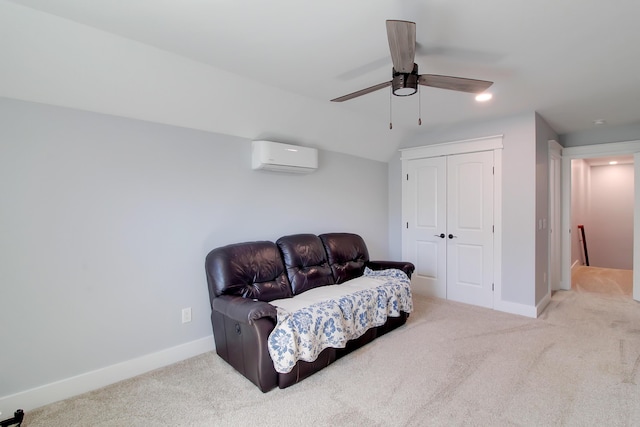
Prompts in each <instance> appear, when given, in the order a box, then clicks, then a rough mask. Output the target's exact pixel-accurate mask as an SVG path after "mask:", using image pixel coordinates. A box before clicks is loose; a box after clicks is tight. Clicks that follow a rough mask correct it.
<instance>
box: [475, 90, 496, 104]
mask: <svg viewBox="0 0 640 427" xmlns="http://www.w3.org/2000/svg"><path fill="white" fill-rule="evenodd" d="M491 98H493V95H492V94H490V93H489V92H485V93H481V94H479V95H476V101H478V102H486V101H488V100H490V99H491Z"/></svg>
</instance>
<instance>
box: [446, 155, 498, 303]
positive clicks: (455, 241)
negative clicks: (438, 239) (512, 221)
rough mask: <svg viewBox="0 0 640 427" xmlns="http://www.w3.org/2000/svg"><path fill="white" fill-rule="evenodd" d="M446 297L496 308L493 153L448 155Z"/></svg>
mask: <svg viewBox="0 0 640 427" xmlns="http://www.w3.org/2000/svg"><path fill="white" fill-rule="evenodd" d="M447 195H448V197H447V230H448V231H447V240H448V242H447V298H448V299H451V300H454V301H460V302H464V303H468V304H474V305H479V306H482V307H489V308H493V152H490V151H483V152H479V153H469V154H459V155H454V156H449V157H448V158H447Z"/></svg>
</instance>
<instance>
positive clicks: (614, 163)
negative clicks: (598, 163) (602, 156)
mask: <svg viewBox="0 0 640 427" xmlns="http://www.w3.org/2000/svg"><path fill="white" fill-rule="evenodd" d="M609 164H610V165H617V164H618V162H616V161H615V160H612V161H610V162H609Z"/></svg>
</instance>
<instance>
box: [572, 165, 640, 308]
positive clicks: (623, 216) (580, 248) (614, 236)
mask: <svg viewBox="0 0 640 427" xmlns="http://www.w3.org/2000/svg"><path fill="white" fill-rule="evenodd" d="M571 178H572V179H571V288H572V289H574V290H577V291H584V292H595V293H600V294H608V295H622V296H627V297H631V296H632V293H633V234H634V232H633V231H634V230H633V227H634V224H633V222H634V220H633V218H634V158H633V156H632V155H619V156H602V157H591V158H584V159H573V160H571Z"/></svg>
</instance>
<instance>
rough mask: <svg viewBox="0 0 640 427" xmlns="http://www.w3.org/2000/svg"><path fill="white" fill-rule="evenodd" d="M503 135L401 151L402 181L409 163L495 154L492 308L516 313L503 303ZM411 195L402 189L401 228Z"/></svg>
mask: <svg viewBox="0 0 640 427" xmlns="http://www.w3.org/2000/svg"><path fill="white" fill-rule="evenodd" d="M502 139H503V135H495V136H489V137H484V138H476V139H467V140H463V141H454V142H445V143H441V144H432V145H426V146H423V147H415V148H406V149H402V150H400V153H401V154H400V160H401V161H402V177H404V176H406V174H407V173H408V161H409V160H415V159H422V158H425V157H437V156H448V155H452V154H465V153H475V152H478V151H493V156H494V157H493V158H494V174H493V175H494V177H493V179H494V198H493V215H494V225H495V230H494V235H493V238H494V244H493V283H494V293H493V308H494V309H496V310H500V311H506V312H511V313H513V312H517V311H514V309H513V308H512V307H510V304H509V303H508V302H503V301H502V298H501V295H502V149H503V143H502ZM407 198H408V195H407V194H405V186H404V185H403V186H402V224H404V223H405V222H406V221H407V218H406V213H407V211H408V208H407ZM406 240H407V237H406V229H405V227H402V251H403V253H404V251H405V249H404V248H405V247H406Z"/></svg>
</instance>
